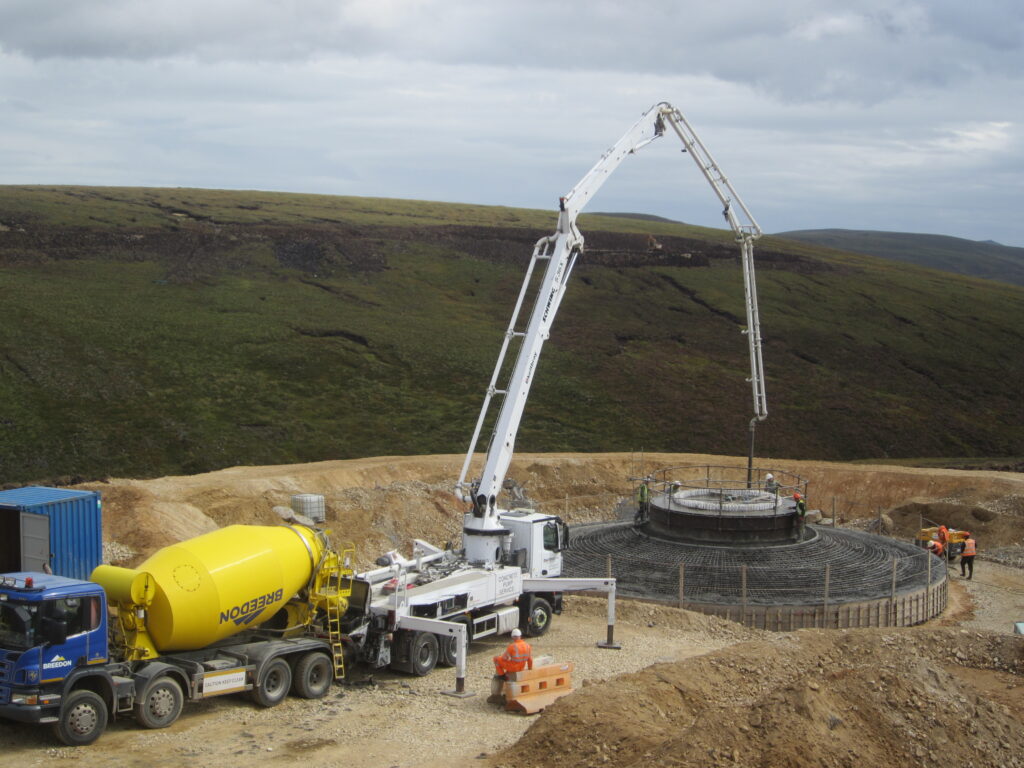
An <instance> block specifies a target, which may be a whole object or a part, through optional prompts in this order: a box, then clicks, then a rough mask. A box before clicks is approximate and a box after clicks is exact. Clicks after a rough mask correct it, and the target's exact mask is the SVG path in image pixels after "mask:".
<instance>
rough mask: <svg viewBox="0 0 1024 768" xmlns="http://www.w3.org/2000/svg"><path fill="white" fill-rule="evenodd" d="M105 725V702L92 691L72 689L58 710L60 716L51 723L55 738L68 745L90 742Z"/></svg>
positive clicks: (100, 732)
mask: <svg viewBox="0 0 1024 768" xmlns="http://www.w3.org/2000/svg"><path fill="white" fill-rule="evenodd" d="M106 727H107V704H106V702H104V701H103V697H102V696H100V695H99V694H98V693H94V692H93V691H87V690H83V689H79V690H77V691H73V692H72V693H71V694H70V695H69V696H68V697H67V698H66V699H64V706H63V707H61V710H60V718H59V719H58V720H57V722H56V723H54V724H53V730H54V732H55V733H56V734H57V738H58V739H60V740H61V741H63V742H64V743H65V744H67V745H68V746H69V747H84V746H85V745H87V744H92V743H93V742H94V741H96V739H98V738H99V737H100V735H101V734H102V733H103V731H104V730H105V729H106Z"/></svg>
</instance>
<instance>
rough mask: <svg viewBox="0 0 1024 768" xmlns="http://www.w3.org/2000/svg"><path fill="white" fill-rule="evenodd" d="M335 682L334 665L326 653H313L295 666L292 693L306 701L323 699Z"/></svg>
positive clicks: (301, 659) (308, 654)
mask: <svg viewBox="0 0 1024 768" xmlns="http://www.w3.org/2000/svg"><path fill="white" fill-rule="evenodd" d="M333 681H334V663H333V662H332V661H331V658H330V657H329V656H328V655H327V654H326V653H320V652H319V651H311V652H310V653H307V654H306V655H304V656H303V657H302V658H300V659H299V661H298V663H297V664H296V665H295V673H294V678H293V680H292V692H293V693H294V694H295V695H296V696H301V697H302V698H304V699H322V698H323V697H324V696H326V695H327V691H329V690H330V688H331V683H332V682H333Z"/></svg>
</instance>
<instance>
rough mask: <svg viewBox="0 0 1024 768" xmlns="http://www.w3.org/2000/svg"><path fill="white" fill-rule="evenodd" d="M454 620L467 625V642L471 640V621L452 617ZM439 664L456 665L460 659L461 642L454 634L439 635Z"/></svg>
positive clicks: (445, 665)
mask: <svg viewBox="0 0 1024 768" xmlns="http://www.w3.org/2000/svg"><path fill="white" fill-rule="evenodd" d="M452 621H453V622H456V623H459V624H465V625H466V642H467V644H468V643H469V641H470V640H471V638H470V636H469V629H470V626H471V625H470V622H469V621H468V620H466V619H452ZM437 647H438V656H437V666H439V667H454V666H455V664H456V662H457V661H458V658H457V657H458V653H459V642H458V640H456V639H455V636H454V635H438V637H437Z"/></svg>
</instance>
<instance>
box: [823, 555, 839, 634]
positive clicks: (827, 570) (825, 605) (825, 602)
mask: <svg viewBox="0 0 1024 768" xmlns="http://www.w3.org/2000/svg"><path fill="white" fill-rule="evenodd" d="M830 568H831V565H830V564H829V563H825V599H824V600H823V601H822V611H823V612H824V614H825V619H824V621H823V622H822V623H821V628H822V629H828V628H829V627H828V580H829V575H830V570H829V569H830ZM836 623H837V624H838V621H837V622H836ZM836 628H837V629H838V626H837V627H836Z"/></svg>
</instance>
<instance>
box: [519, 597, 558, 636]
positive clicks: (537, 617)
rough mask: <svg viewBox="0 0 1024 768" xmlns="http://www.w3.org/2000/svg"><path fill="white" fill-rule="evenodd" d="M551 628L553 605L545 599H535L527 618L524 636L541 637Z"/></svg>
mask: <svg viewBox="0 0 1024 768" xmlns="http://www.w3.org/2000/svg"><path fill="white" fill-rule="evenodd" d="M550 626H551V603H549V602H548V601H547V600H545V599H544V598H543V597H535V598H533V602H532V603H531V604H530V613H529V614H527V617H526V626H525V627H523V634H524V635H526V636H527V637H540V636H541V635H543V634H544V633H545V632H547V631H548V628H549V627H550Z"/></svg>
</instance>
